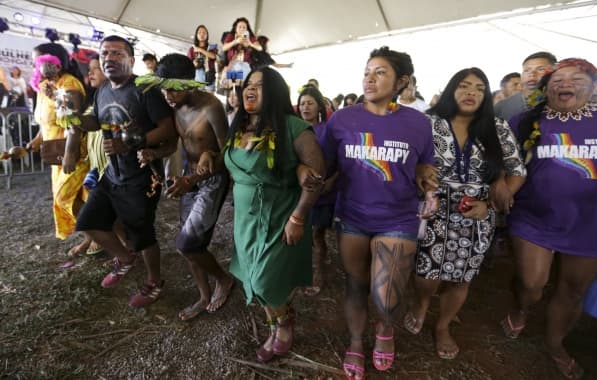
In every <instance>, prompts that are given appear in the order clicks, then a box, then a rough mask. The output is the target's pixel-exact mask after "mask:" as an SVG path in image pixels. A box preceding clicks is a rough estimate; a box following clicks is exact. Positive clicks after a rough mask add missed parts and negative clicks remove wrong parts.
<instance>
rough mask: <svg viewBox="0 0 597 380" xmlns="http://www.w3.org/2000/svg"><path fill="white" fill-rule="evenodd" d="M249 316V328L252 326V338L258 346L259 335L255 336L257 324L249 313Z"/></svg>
mask: <svg viewBox="0 0 597 380" xmlns="http://www.w3.org/2000/svg"><path fill="white" fill-rule="evenodd" d="M250 316H251V326H253V338H255V342H256V343H257V344H259V334H257V323H255V317H254V316H253V313H250Z"/></svg>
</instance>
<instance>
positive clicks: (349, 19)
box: [0, 0, 579, 54]
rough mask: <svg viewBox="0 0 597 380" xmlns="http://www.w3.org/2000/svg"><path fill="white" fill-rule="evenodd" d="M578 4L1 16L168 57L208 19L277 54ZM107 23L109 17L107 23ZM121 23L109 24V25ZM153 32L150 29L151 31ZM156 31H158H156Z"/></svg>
mask: <svg viewBox="0 0 597 380" xmlns="http://www.w3.org/2000/svg"><path fill="white" fill-rule="evenodd" d="M575 3H579V2H578V1H566V2H563V3H562V2H557V3H556V2H555V1H553V0H551V1H550V0H500V1H478V0H459V1H440V0H418V1H410V0H375V1H374V0H325V1H321V0H302V1H279V0H192V1H189V0H99V1H98V0H45V1H25V0H4V1H1V2H0V17H6V18H8V19H9V21H11V22H12V21H15V20H13V14H14V12H19V13H21V14H22V15H23V20H22V21H21V22H20V24H22V25H23V26H25V27H27V26H30V25H31V19H32V17H36V18H37V19H39V20H40V23H39V24H38V26H39V27H40V28H46V27H52V28H56V29H57V30H58V31H59V32H63V33H78V34H80V35H81V36H82V37H86V36H89V34H90V33H92V32H93V29H94V28H95V29H98V30H101V31H104V32H106V33H111V32H116V33H118V34H124V35H130V36H134V37H136V38H138V39H139V41H140V46H139V47H140V49H142V50H143V49H145V50H149V51H155V52H157V53H158V54H161V53H162V51H161V50H163V48H164V46H163V45H166V46H167V47H170V49H174V50H182V49H184V48H186V47H188V45H189V42H190V41H191V39H192V35H193V33H194V31H195V27H196V26H197V25H199V24H205V25H206V26H207V27H208V29H209V31H210V35H211V38H210V39H211V41H212V42H217V41H219V39H220V37H221V35H222V33H223V32H225V31H227V30H230V28H231V25H232V22H233V21H234V20H235V19H236V18H237V17H240V16H244V17H246V18H247V19H249V21H250V23H251V25H252V27H253V30H254V31H255V32H256V33H257V34H263V35H267V36H268V37H269V38H270V40H271V42H270V46H269V48H270V51H271V52H272V53H276V54H280V53H283V52H288V51H293V50H299V49H308V48H312V47H316V46H322V45H328V44H333V43H336V42H339V41H351V40H356V39H358V38H360V37H363V36H369V35H374V34H387V33H389V32H391V31H396V30H398V31H399V30H405V29H409V28H416V27H421V26H428V25H435V24H440V23H445V22H451V21H456V20H463V19H468V18H473V17H477V16H481V15H487V14H495V13H499V12H510V11H514V10H518V11H520V10H521V9H522V10H525V9H526V10H531V11H532V10H534V9H538V8H544V7H546V6H554V5H555V6H562V4H564V5H565V6H570V5H571V4H575ZM102 21H103V22H102ZM106 22H109V23H113V24H117V25H118V26H116V25H109V24H108V23H106ZM144 32H145V33H144ZM148 33H150V34H148Z"/></svg>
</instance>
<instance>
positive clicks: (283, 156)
mask: <svg viewBox="0 0 597 380" xmlns="http://www.w3.org/2000/svg"><path fill="white" fill-rule="evenodd" d="M256 72H260V73H262V74H263V85H262V89H261V102H262V103H261V112H260V113H259V118H258V120H257V130H256V131H255V135H256V136H261V133H262V132H263V130H264V129H265V127H266V126H267V127H269V128H271V129H272V131H273V132H274V133H275V135H276V149H275V150H274V167H273V172H274V173H275V175H277V176H278V177H280V176H281V174H282V167H283V165H282V162H283V161H285V160H287V159H288V158H287V157H288V154H287V149H292V146H286V145H287V144H286V134H287V133H289V132H288V131H287V130H286V117H287V116H288V115H292V116H296V115H295V113H294V108H293V107H292V102H291V101H290V93H289V92H288V85H287V84H286V82H285V81H284V78H282V75H280V73H278V72H277V71H276V70H274V69H272V68H270V67H267V66H266V67H261V68H258V69H254V70H252V71H251V72H250V73H249V75H247V78H246V79H245V80H244V81H243V90H244V89H246V88H247V87H248V85H249V80H250V79H251V76H253V74H254V73H256ZM239 102H240V105H239V107H238V111H237V112H236V115H235V116H234V120H233V121H232V125H231V126H230V130H229V134H228V139H229V141H230V142H233V141H234V136H235V135H236V132H238V131H241V128H242V127H244V126H246V125H248V124H249V114H248V113H247V111H246V110H245V104H244V100H243V97H242V96H241V97H240V99H239ZM231 146H232V147H234V144H231Z"/></svg>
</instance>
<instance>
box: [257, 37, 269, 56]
mask: <svg viewBox="0 0 597 380" xmlns="http://www.w3.org/2000/svg"><path fill="white" fill-rule="evenodd" d="M257 42H259V45H261V48H262V49H263V51H264V52H267V43H268V42H269V38H268V37H267V36H259V37H257Z"/></svg>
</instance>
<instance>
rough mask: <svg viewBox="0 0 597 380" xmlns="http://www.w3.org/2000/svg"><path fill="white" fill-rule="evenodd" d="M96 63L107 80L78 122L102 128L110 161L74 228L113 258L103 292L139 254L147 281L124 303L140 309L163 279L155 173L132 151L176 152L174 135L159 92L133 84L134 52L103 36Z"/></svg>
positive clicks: (119, 40) (117, 39) (89, 127)
mask: <svg viewBox="0 0 597 380" xmlns="http://www.w3.org/2000/svg"><path fill="white" fill-rule="evenodd" d="M100 64H101V66H102V71H103V72H104V74H105V76H106V77H107V78H108V81H106V82H105V83H104V84H103V85H102V86H101V87H100V88H99V89H98V91H97V93H96V96H95V99H94V104H93V113H92V114H91V115H89V116H84V117H81V119H82V127H83V128H84V129H86V130H98V129H100V128H101V129H102V131H103V134H104V151H105V152H106V154H108V155H109V156H110V163H109V165H108V167H107V168H106V171H105V174H104V176H103V177H102V179H101V180H100V182H99V184H98V185H97V187H96V188H95V189H93V191H92V192H91V193H90V195H89V198H88V200H87V203H85V206H83V208H82V209H81V211H80V212H79V216H78V218H77V227H76V229H77V231H85V232H87V233H89V235H91V236H92V238H93V239H94V240H95V241H96V242H98V243H99V244H101V245H102V246H103V247H104V249H105V250H106V251H107V252H109V253H110V254H111V255H113V256H114V270H113V271H112V272H111V273H110V274H108V275H107V276H106V277H105V278H104V280H103V281H102V286H103V287H105V288H110V287H113V286H115V285H116V284H117V283H118V282H119V281H120V280H121V279H122V278H123V277H124V275H126V274H127V273H128V272H129V271H130V270H131V269H132V268H133V267H134V265H135V262H136V258H137V256H136V255H135V254H133V253H132V252H133V251H134V252H139V251H142V252H143V259H144V262H145V266H146V269H147V272H148V278H147V281H146V282H145V285H144V286H143V287H142V288H141V290H140V292H139V293H137V294H135V295H134V296H133V297H131V299H130V300H129V305H131V306H133V307H142V306H146V305H148V304H150V303H152V302H153V301H155V299H156V298H157V297H158V296H159V294H160V292H161V290H162V287H163V281H162V280H161V277H160V249H159V245H158V243H157V240H156V235H155V229H154V221H155V210H156V207H157V203H158V200H159V197H160V191H155V190H156V189H155V188H154V186H155V185H153V184H152V175H155V174H159V173H152V170H151V169H150V167H149V166H148V165H143V166H142V165H140V164H139V161H138V160H137V150H139V149H141V148H143V147H146V146H147V147H159V146H162V147H163V146H171V147H172V149H175V146H176V139H177V134H176V130H175V128H174V122H173V116H172V110H171V108H170V107H169V106H168V104H167V103H166V102H165V101H164V99H163V98H162V96H161V94H160V92H159V90H158V89H157V88H152V89H149V90H147V91H144V89H143V88H138V87H136V86H135V83H134V79H135V76H134V75H133V73H132V68H133V64H134V50H133V47H132V46H131V44H130V43H129V42H128V41H127V40H125V39H123V38H121V37H118V36H109V37H106V38H105V39H104V40H103V41H102V43H101V44H100ZM133 137H135V138H133ZM123 141H124V142H123ZM125 142H127V144H125ZM158 190H159V189H158ZM117 218H118V219H120V220H121V221H122V222H123V224H124V226H125V229H126V234H127V240H128V242H129V244H130V246H129V248H131V250H129V249H127V247H125V246H123V245H122V243H121V242H120V240H119V239H118V238H117V237H116V235H115V234H114V232H113V230H112V226H113V224H114V221H115V220H116V219H117ZM129 244H127V245H129Z"/></svg>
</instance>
